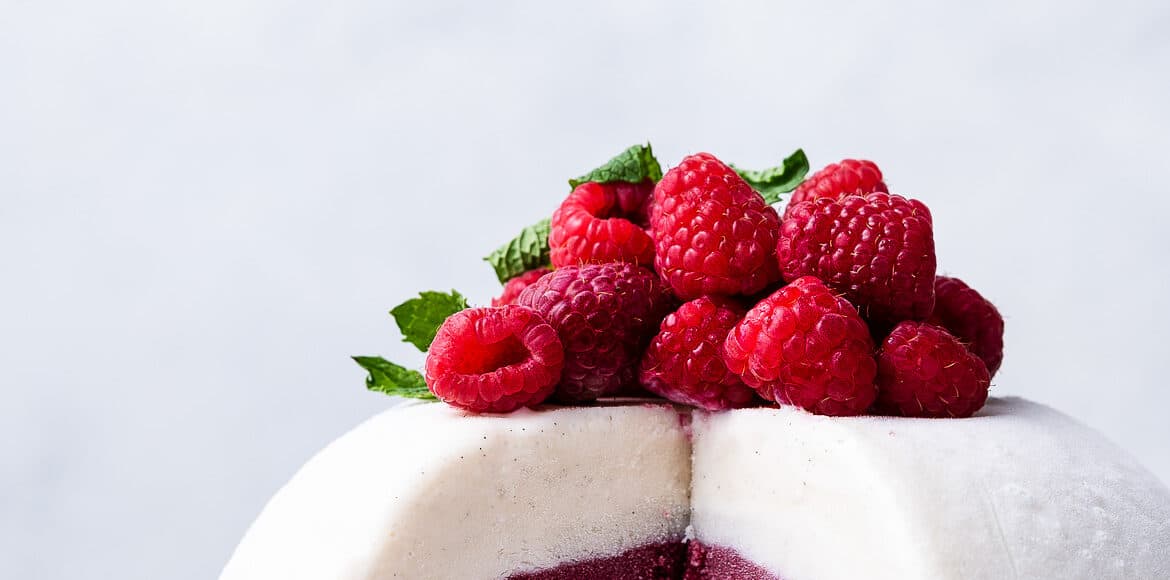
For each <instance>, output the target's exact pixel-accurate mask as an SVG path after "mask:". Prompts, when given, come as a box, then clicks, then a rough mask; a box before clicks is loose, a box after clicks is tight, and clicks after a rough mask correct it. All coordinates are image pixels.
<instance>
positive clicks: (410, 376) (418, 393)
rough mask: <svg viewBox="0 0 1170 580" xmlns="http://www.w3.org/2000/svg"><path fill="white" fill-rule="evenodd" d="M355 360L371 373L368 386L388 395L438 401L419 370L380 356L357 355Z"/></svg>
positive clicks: (367, 382) (367, 379)
mask: <svg viewBox="0 0 1170 580" xmlns="http://www.w3.org/2000/svg"><path fill="white" fill-rule="evenodd" d="M353 360H354V362H356V363H357V364H359V365H361V367H362V368H363V369H366V371H368V372H369V373H370V375H369V376H367V377H366V388H367V389H369V390H371V391H376V392H379V393H386V394H387V395H394V396H397V397H407V398H411V399H425V400H430V401H437V400H438V399H437V398H435V395H433V394H432V393H431V391H430V390H429V389H427V382H426V381H425V380H424V379H423V376H422V374H420V373H419V372H418V371H412V370H410V369H407V368H404V367H401V366H398V365H396V364H394V363H392V362H390V361H388V360H386V359H384V358H382V357H380V356H355V357H353Z"/></svg>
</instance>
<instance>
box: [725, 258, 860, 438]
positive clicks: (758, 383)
mask: <svg viewBox="0 0 1170 580" xmlns="http://www.w3.org/2000/svg"><path fill="white" fill-rule="evenodd" d="M723 360H724V361H725V362H726V363H727V367H728V368H729V369H731V370H732V371H733V372H735V373H737V374H739V376H740V377H741V378H742V379H743V382H744V383H747V384H748V385H749V386H751V387H753V388H755V389H756V391H757V392H759V393H760V395H761V396H762V397H764V398H765V399H768V400H769V401H775V402H777V403H789V404H793V405H797V406H800V407H803V408H805V409H807V410H809V411H812V412H813V413H817V414H821V415H860V414H862V413H864V412H865V410H866V409H868V408H869V406H870V405H871V404H872V403H873V401H874V397H875V396H876V395H877V391H876V389H875V388H874V375H875V373H876V372H877V365H876V363H875V362H874V358H873V339H872V338H871V337H870V333H869V329H868V328H866V326H865V323H864V322H863V321H862V320H861V317H860V316H858V314H857V310H856V309H855V308H854V307H853V305H852V304H850V303H849V302H847V301H846V300H845V299H844V298H841V297H839V296H837V295H835V294H833V292H832V291H831V290H830V289H829V288H828V287H827V286H825V284H824V283H823V282H821V281H820V280H818V279H816V278H814V277H812V276H805V277H803V278H798V279H796V280H794V281H793V282H792V283H791V284H789V285H787V286H785V287H783V288H781V289H780V290H777V291H776V292H775V293H774V294H772V295H771V296H769V297H767V298H765V299H764V300H763V301H761V302H760V303H759V304H757V305H755V306H754V307H753V308H752V309H751V310H749V311H748V313H747V315H746V316H745V317H744V319H743V321H741V322H740V323H739V324H737V325H736V326H735V327H734V328H732V330H731V332H730V333H729V334H728V335H727V342H726V343H725V344H724V348H723Z"/></svg>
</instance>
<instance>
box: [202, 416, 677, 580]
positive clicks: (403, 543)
mask: <svg viewBox="0 0 1170 580" xmlns="http://www.w3.org/2000/svg"><path fill="white" fill-rule="evenodd" d="M689 483H690V449H689V447H688V443H687V440H686V436H685V434H684V433H683V430H682V429H681V428H680V426H679V418H678V414H677V412H676V411H675V410H674V409H673V408H670V407H665V406H644V405H643V406H625V407H592V408H564V409H550V410H542V411H528V410H524V411H518V412H516V413H512V414H509V415H507V416H474V415H465V414H463V413H461V412H459V411H457V410H455V409H453V408H451V407H448V406H447V405H443V404H429V405H414V406H407V407H405V408H401V407H400V408H396V409H392V410H390V411H387V412H385V413H383V414H381V415H378V416H376V417H374V418H373V419H370V420H369V421H367V422H365V423H364V424H362V425H361V426H359V427H358V428H356V429H354V430H353V431H351V432H350V433H348V434H347V435H345V436H343V437H341V438H340V439H338V440H337V441H335V442H333V443H332V444H331V445H329V446H328V447H327V448H325V449H324V450H323V451H321V452H320V453H319V454H318V455H317V456H316V457H314V458H313V459H312V460H310V461H309V462H308V463H307V464H306V465H305V466H304V467H303V468H302V469H301V470H300V472H298V473H297V474H296V476H295V477H293V479H292V480H291V481H290V482H289V483H288V484H287V485H286V486H285V487H284V488H283V489H281V490H280V491H279V492H278V493H277V494H276V495H275V496H274V497H273V498H272V500H271V501H270V502H269V503H268V505H267V506H266V507H265V508H264V511H263V512H262V513H261V514H260V517H259V518H258V519H257V520H256V521H255V523H253V524H252V527H251V528H250V529H249V530H248V533H247V534H246V535H245V537H244V539H243V541H241V543H240V545H239V547H238V548H237V549H236V552H235V554H234V555H233V556H232V559H231V561H230V562H228V564H227V567H226V568H225V569H224V571H223V574H222V575H221V576H220V578H221V580H271V579H280V580H299V579H303V580H350V579H353V580H356V579H364V580H370V579H379V580H381V579H389V578H404V579H410V580H424V579H428V578H436V579H437V578H444V579H449V578H459V579H477V578H496V577H500V576H504V575H507V574H508V573H511V572H517V571H523V570H532V569H540V568H548V567H553V566H556V565H557V564H559V563H562V562H564V561H570V560H578V559H588V558H594V557H601V556H610V555H617V554H620V553H621V552H623V551H625V550H628V549H630V548H634V547H638V546H642V545H645V544H648V543H653V542H659V541H672V540H676V539H679V538H681V536H682V534H683V530H684V528H685V527H686V525H687V512H688V497H687V495H688V491H689V489H688V487H689Z"/></svg>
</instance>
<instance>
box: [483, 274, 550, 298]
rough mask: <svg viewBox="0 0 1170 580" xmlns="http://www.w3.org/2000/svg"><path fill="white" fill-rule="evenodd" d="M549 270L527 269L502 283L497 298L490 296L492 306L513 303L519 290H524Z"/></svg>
mask: <svg viewBox="0 0 1170 580" xmlns="http://www.w3.org/2000/svg"><path fill="white" fill-rule="evenodd" d="M548 273H549V270H546V269H544V268H537V269H535V270H529V271H527V272H525V273H523V274H520V275H519V276H516V277H515V278H512V279H511V280H508V281H507V282H505V283H504V291H503V292H501V293H500V297H499V298H492V306H503V305H505V304H514V303H515V302H516V297H517V296H519V295H520V292H522V291H524V289H525V288H527V287H528V286H529V285H531V284H532V283H533V282H535V281H537V280H539V279H540V277H541V276H544V275H545V274H548Z"/></svg>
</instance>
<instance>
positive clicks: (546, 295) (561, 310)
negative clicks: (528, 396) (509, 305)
mask: <svg viewBox="0 0 1170 580" xmlns="http://www.w3.org/2000/svg"><path fill="white" fill-rule="evenodd" d="M516 303H517V304H520V305H523V306H528V307H530V308H532V309H534V310H536V311H537V312H538V313H540V314H541V315H542V316H544V318H545V320H547V321H548V323H549V324H551V325H552V327H553V328H555V329H556V331H557V334H558V335H559V336H560V338H561V343H562V344H563V345H564V347H565V368H564V371H563V372H562V373H561V381H560V384H559V385H558V386H557V390H556V396H557V398H559V399H561V400H563V401H585V400H590V399H596V398H597V397H600V396H602V395H607V394H612V393H615V392H617V391H618V390H619V389H621V388H622V387H625V386H631V385H633V384H634V383H635V379H636V370H637V364H638V360H639V357H640V355H641V354H642V350H643V349H645V348H646V345H647V343H648V342H649V341H650V338H651V337H652V336H653V335H654V331H655V329H657V328H658V323H659V322H661V321H662V317H663V316H665V315H666V313H667V312H669V311H670V308H671V306H672V304H671V303H672V299H671V297H670V294H669V293H668V292H667V291H666V290H665V289H664V288H663V287H662V284H661V283H660V282H659V281H658V277H657V276H655V275H654V273H653V272H650V271H649V270H646V269H645V268H641V267H638V266H635V265H633V264H629V263H624V262H609V263H606V264H586V265H582V266H567V267H564V268H558V269H556V270H554V271H553V272H552V273H551V274H548V275H546V276H544V277H542V278H541V279H540V280H537V281H536V282H534V283H533V284H532V285H531V286H529V287H528V288H526V289H525V290H524V291H523V292H521V293H520V296H519V297H518V298H517V299H516Z"/></svg>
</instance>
